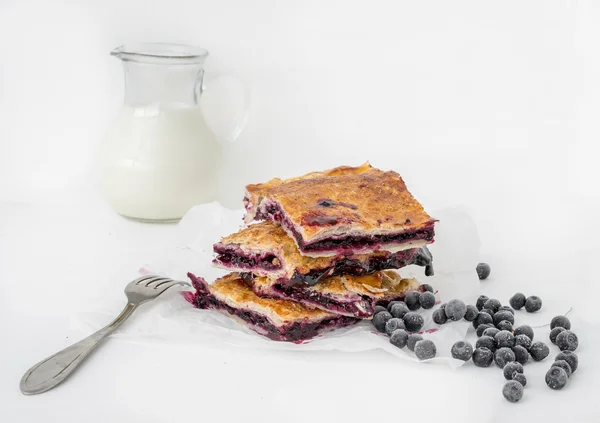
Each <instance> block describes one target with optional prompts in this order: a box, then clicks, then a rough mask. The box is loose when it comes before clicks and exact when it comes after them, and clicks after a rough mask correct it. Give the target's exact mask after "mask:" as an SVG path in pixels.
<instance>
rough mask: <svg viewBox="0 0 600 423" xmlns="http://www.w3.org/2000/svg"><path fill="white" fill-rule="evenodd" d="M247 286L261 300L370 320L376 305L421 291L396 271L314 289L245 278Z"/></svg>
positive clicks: (332, 280)
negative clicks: (297, 304) (283, 302)
mask: <svg viewBox="0 0 600 423" xmlns="http://www.w3.org/2000/svg"><path fill="white" fill-rule="evenodd" d="M243 277H244V279H245V280H246V282H248V283H250V284H252V289H253V290H254V292H256V294H257V295H259V296H261V297H269V298H278V299H282V300H290V301H297V302H300V303H302V304H304V305H306V306H310V307H316V308H319V309H321V310H325V311H329V312H332V313H336V314H339V315H343V316H349V317H357V318H361V319H369V318H371V317H373V309H374V307H375V305H377V304H384V305H387V304H388V303H389V302H390V301H392V300H400V299H403V298H404V297H405V295H406V293H407V292H408V291H410V290H416V289H418V288H419V282H417V280H416V279H403V278H401V277H400V275H398V273H396V272H394V271H391V270H390V271H382V272H377V273H373V274H370V275H363V276H348V275H344V276H332V277H328V278H324V279H323V280H321V281H320V282H319V283H317V284H316V285H313V286H309V285H305V284H295V285H282V284H280V283H277V282H276V281H273V280H270V279H269V278H265V277H260V276H254V277H253V276H252V275H251V274H250V273H245V274H243Z"/></svg>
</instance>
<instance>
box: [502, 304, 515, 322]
mask: <svg viewBox="0 0 600 423" xmlns="http://www.w3.org/2000/svg"><path fill="white" fill-rule="evenodd" d="M502 310H506V311H508V312H509V313H510V314H512V315H513V316H514V315H515V311H514V310H513V308H512V307H509V306H500V308H499V309H498V311H502ZM513 323H514V322H513Z"/></svg>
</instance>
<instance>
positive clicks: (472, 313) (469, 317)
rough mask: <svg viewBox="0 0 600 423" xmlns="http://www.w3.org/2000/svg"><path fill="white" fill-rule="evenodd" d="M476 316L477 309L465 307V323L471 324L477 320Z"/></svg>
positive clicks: (472, 306)
mask: <svg viewBox="0 0 600 423" xmlns="http://www.w3.org/2000/svg"><path fill="white" fill-rule="evenodd" d="M477 315H479V311H478V310H477V307H475V306H474V305H472V304H469V305H467V311H466V313H465V320H466V321H467V322H472V321H473V320H475V319H476V318H477Z"/></svg>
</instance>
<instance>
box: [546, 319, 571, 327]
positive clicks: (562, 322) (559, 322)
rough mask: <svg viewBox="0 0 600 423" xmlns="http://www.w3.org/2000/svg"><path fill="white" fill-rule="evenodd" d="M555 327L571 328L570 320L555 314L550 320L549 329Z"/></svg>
mask: <svg viewBox="0 0 600 423" xmlns="http://www.w3.org/2000/svg"><path fill="white" fill-rule="evenodd" d="M556 327H561V328H565V329H566V330H569V329H571V321H570V320H569V319H567V318H566V317H565V316H556V317H553V318H552V320H550V329H554V328H556Z"/></svg>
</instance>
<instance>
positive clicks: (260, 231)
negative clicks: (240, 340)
mask: <svg viewBox="0 0 600 423" xmlns="http://www.w3.org/2000/svg"><path fill="white" fill-rule="evenodd" d="M217 246H220V247H231V246H234V247H238V248H240V249H241V250H242V251H243V252H244V253H250V254H252V253H270V254H273V255H275V256H277V257H278V258H279V260H280V262H281V265H282V269H281V271H274V272H269V273H272V274H277V276H279V277H283V278H286V279H291V278H292V276H293V275H294V273H295V272H298V273H300V274H307V273H308V272H310V270H312V269H326V268H329V267H331V266H333V265H334V264H335V263H336V261H338V260H339V257H337V256H331V257H308V256H303V255H302V254H300V252H299V251H298V247H296V244H295V243H294V240H293V239H292V238H290V237H289V235H288V234H287V233H286V232H285V231H284V230H283V228H282V227H281V226H279V225H277V224H275V223H273V222H270V221H264V222H259V223H255V224H253V225H250V226H248V227H246V228H243V229H241V230H240V231H238V232H236V233H234V234H231V235H229V236H226V237H224V238H223V239H222V240H221V242H220V243H219V244H217ZM388 255H389V253H388V252H386V251H379V252H373V253H370V254H354V255H347V256H346V257H347V258H348V259H351V260H358V261H360V262H366V261H367V260H368V259H369V258H372V257H386V256H388ZM263 275H264V276H266V275H267V274H266V273H265V274H263Z"/></svg>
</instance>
